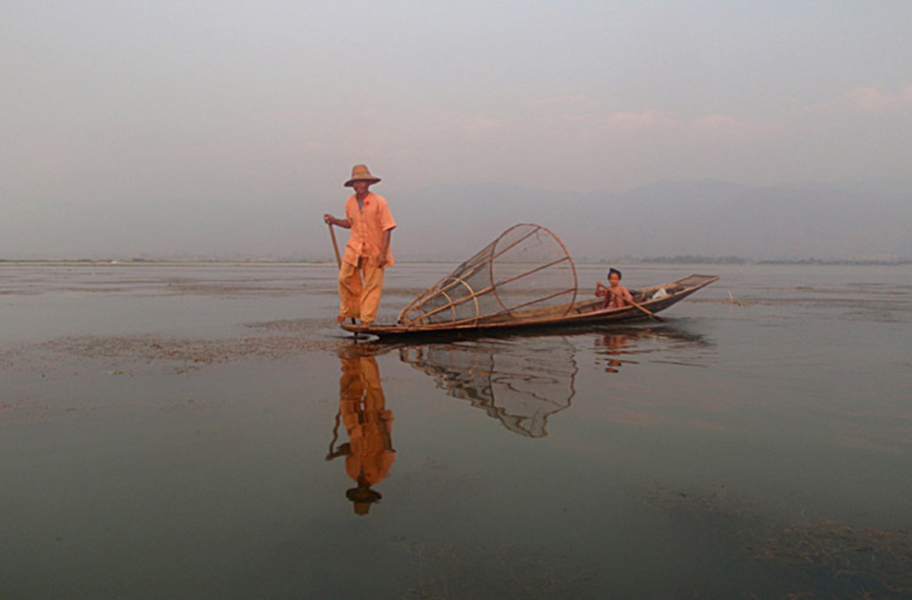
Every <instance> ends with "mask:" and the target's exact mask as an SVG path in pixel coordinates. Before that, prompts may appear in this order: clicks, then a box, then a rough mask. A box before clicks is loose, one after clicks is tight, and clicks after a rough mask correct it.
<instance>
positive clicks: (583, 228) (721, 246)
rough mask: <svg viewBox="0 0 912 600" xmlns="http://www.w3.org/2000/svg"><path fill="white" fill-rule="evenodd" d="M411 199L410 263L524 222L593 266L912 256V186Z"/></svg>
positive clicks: (471, 191)
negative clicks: (608, 261)
mask: <svg viewBox="0 0 912 600" xmlns="http://www.w3.org/2000/svg"><path fill="white" fill-rule="evenodd" d="M403 196H404V197H401V198H399V199H398V201H399V206H398V212H397V219H399V222H400V224H401V226H402V227H401V229H402V231H403V233H402V235H401V236H399V238H397V244H399V247H400V248H401V249H402V250H403V251H406V252H407V253H408V254H416V255H425V256H428V257H441V258H442V257H450V256H453V254H454V253H453V252H452V251H451V250H452V249H453V248H463V247H465V246H466V245H467V244H471V245H472V246H473V247H481V246H483V245H484V244H485V243H487V242H488V241H490V240H491V239H492V238H493V237H494V236H495V235H497V233H498V232H499V231H500V230H502V229H504V228H505V227H507V226H509V225H511V224H513V223H516V222H522V221H531V222H536V223H539V224H542V225H546V226H547V227H549V228H551V229H553V230H554V231H555V232H556V233H557V234H558V235H559V236H560V237H561V238H562V239H563V240H564V241H565V243H566V244H567V245H568V246H570V248H571V251H572V252H573V254H574V256H577V257H579V258H588V259H598V258H619V257H640V258H647V257H657V256H681V255H695V256H704V257H730V256H740V257H746V258H752V259H765V260H782V259H785V260H800V259H806V258H817V259H827V260H885V259H886V260H890V259H895V258H910V257H912V182H909V183H908V184H907V185H906V186H905V187H902V186H900V185H899V183H898V182H895V181H890V182H879V184H878V185H872V186H870V187H864V186H860V185H853V186H846V187H845V188H843V187H838V188H837V187H834V186H824V185H805V186H779V187H764V188H758V187H749V186H743V185H738V184H732V183H724V182H719V181H678V182H659V183H654V184H651V185H648V186H645V187H642V188H638V189H635V190H630V191H626V192H620V193H610V192H592V193H584V194H572V193H570V194H562V193H556V192H548V191H542V190H524V189H521V188H516V187H509V186H503V185H460V186H442V187H437V188H431V189H428V190H423V191H421V192H415V193H413V194H408V195H403ZM410 229H422V230H424V231H427V233H428V235H427V236H413V237H412V238H411V239H409V238H407V237H406V235H405V234H404V232H405V231H407V230H410ZM457 254H458V253H457ZM464 255H465V253H464V252H463V253H462V254H458V256H457V257H464Z"/></svg>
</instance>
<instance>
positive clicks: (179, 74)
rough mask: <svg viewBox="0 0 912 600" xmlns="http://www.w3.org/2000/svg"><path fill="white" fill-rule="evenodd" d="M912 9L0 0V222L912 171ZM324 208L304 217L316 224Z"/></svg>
mask: <svg viewBox="0 0 912 600" xmlns="http://www.w3.org/2000/svg"><path fill="white" fill-rule="evenodd" d="M910 24H912V2H909V1H908V0H896V1H889V0H880V1H867V0H865V1H861V0H859V1H857V2H840V1H834V0H821V1H797V0H796V1H793V2H744V1H737V2H733V1H731V0H726V1H719V2H711V1H706V2H693V1H684V0H668V1H659V2H651V1H647V0H636V1H629V2H626V1H625V2H612V1H607V0H600V1H598V2H590V1H585V0H581V1H576V2H535V1H531V0H522V1H519V0H515V1H514V0H504V1H498V0H484V1H475V0H468V1H465V0H463V1H460V2H431V1H427V0H425V1H423V2H419V1H412V0H405V1H396V0H392V1H386V2H367V1H361V0H355V1H345V0H342V1H339V0H333V1H325V0H324V1H321V2H310V1H307V0H303V1H302V0H294V1H284V0H265V1H262V2H256V3H254V2H238V1H236V0H220V1H218V2H215V1H211V2H210V1H194V0H180V1H176V0H158V1H156V2H146V3H134V2H123V1H113V0H110V1H100V0H81V1H78V2H73V1H63V0H4V2H3V3H2V5H0V80H2V82H3V84H2V94H0V202H2V206H0V218H2V216H3V212H5V211H18V214H20V215H21V214H22V213H23V212H27V213H29V214H33V215H34V214H38V215H47V216H48V218H53V215H54V214H56V213H57V212H58V211H59V210H60V209H61V207H66V208H67V210H69V211H73V210H78V209H79V208H80V207H86V208H89V207H92V206H97V205H99V204H101V205H109V204H112V203H117V204H120V205H123V206H126V207H130V206H132V205H133V204H134V203H137V204H138V203H143V202H148V201H150V200H161V199H180V200H187V201H193V200H196V199H206V200H212V199H218V198H222V197H229V196H230V197H232V198H242V197H251V198H255V197H256V196H258V195H289V194H300V195H301V197H302V198H326V197H329V198H334V199H336V198H338V201H339V203H341V198H342V197H343V195H344V192H345V190H344V189H343V188H342V187H341V186H340V184H341V183H342V181H344V180H345V178H346V176H347V175H348V172H349V169H350V168H351V165H352V164H353V163H355V162H366V163H368V164H369V165H370V167H371V169H372V170H373V171H374V172H375V173H376V174H378V175H380V176H382V177H384V179H385V181H384V184H383V185H384V191H385V192H387V193H395V192H396V190H402V189H415V188H420V187H423V186H427V185H434V184H438V183H478V182H501V183H507V184H514V185H524V186H529V187H539V188H545V189H550V190H575V191H585V190H593V189H609V190H623V189H629V188H633V187H637V186H640V185H643V184H647V183H649V182H652V181H656V180H677V179H696V178H716V179H722V180H728V181H734V182H739V183H746V184H773V183H781V182H791V181H846V180H849V181H851V180H863V179H868V178H879V177H897V176H902V177H905V176H907V175H908V171H909V166H910V165H912V43H910V41H909V34H910ZM322 209H323V207H322V206H316V205H315V206H314V211H315V212H320V211H321V210H322Z"/></svg>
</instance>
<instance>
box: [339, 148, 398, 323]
mask: <svg viewBox="0 0 912 600" xmlns="http://www.w3.org/2000/svg"><path fill="white" fill-rule="evenodd" d="M379 182H380V178H379V177H374V176H373V175H371V173H370V171H369V170H368V168H367V165H355V166H354V167H353V168H352V175H351V178H350V179H349V180H348V181H346V182H345V186H346V187H350V188H354V190H355V193H354V194H352V195H351V196H349V197H348V199H347V200H346V201H345V218H344V219H337V218H336V217H334V216H332V215H330V214H325V215H323V220H324V221H325V222H326V223H328V224H329V225H336V226H337V227H342V228H344V229H349V230H350V231H351V233H350V234H349V236H348V243H347V244H346V245H345V254H344V255H343V256H342V264H341V266H340V267H339V298H340V300H341V302H340V306H339V316H338V317H337V318H336V320H337V321H338V322H339V323H340V324H341V323H342V322H344V321H345V319H359V320H360V321H361V324H362V325H370V324H371V323H373V322H374V319H375V318H376V317H377V308H378V307H379V306H380V295H381V293H382V290H383V273H384V270H385V269H386V267H391V266H393V264H394V261H393V254H392V252H391V251H390V238H391V237H392V231H393V229H395V228H396V222H395V221H394V220H393V215H392V214H391V213H390V210H389V206H388V205H387V203H386V199H385V198H384V197H383V196H379V195H377V194H375V193H373V192H371V191H370V189H369V188H370V186H372V185H373V184H375V183H379Z"/></svg>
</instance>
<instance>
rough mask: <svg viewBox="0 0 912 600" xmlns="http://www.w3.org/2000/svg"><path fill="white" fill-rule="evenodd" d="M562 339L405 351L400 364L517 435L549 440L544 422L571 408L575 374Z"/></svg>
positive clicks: (487, 342) (433, 346) (568, 348)
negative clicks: (421, 373)
mask: <svg viewBox="0 0 912 600" xmlns="http://www.w3.org/2000/svg"><path fill="white" fill-rule="evenodd" d="M574 352H575V350H574V346H573V344H572V343H571V342H570V341H569V340H568V339H567V338H565V337H536V338H532V337H528V338H522V339H521V340H520V341H517V340H516V339H514V338H510V339H493V340H491V339H485V340H475V341H466V342H454V343H444V344H430V345H424V346H410V347H403V348H400V350H399V356H400V358H401V360H402V361H403V362H405V363H408V364H410V365H412V366H413V367H415V368H416V369H419V370H421V371H423V372H425V373H427V374H428V375H430V376H431V377H432V378H433V379H434V382H435V383H436V384H437V387H439V388H440V389H443V390H446V392H447V394H448V395H450V396H452V397H454V398H459V399H461V400H468V401H469V402H471V404H472V406H475V407H477V408H481V409H483V410H484V411H485V412H487V414H488V416H490V417H493V418H495V419H498V420H499V421H500V422H501V423H502V424H503V426H504V427H506V428H507V429H509V430H510V431H512V432H514V433H517V434H519V435H523V436H527V437H533V438H537V437H543V436H545V435H547V429H546V425H547V422H548V417H550V416H551V415H553V414H554V413H557V412H559V411H562V410H564V409H565V408H567V407H568V406H570V401H571V400H572V399H573V396H574V394H576V389H575V388H574V379H575V377H576V373H577V371H578V368H577V365H576V360H575V358H574Z"/></svg>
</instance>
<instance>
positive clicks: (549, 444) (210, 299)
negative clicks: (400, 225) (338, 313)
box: [0, 264, 912, 599]
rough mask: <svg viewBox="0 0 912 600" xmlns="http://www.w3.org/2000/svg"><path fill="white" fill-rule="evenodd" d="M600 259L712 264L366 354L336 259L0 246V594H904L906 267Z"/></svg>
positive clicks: (420, 272) (386, 314)
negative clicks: (24, 252) (567, 325)
mask: <svg viewBox="0 0 912 600" xmlns="http://www.w3.org/2000/svg"><path fill="white" fill-rule="evenodd" d="M450 266H451V265H441V264H400V265H397V266H396V267H395V268H394V269H392V270H391V271H390V273H389V275H388V277H387V289H388V291H387V293H386V295H385V296H384V304H383V308H382V312H381V318H386V319H391V318H393V316H394V315H395V314H396V313H397V312H398V309H399V308H401V307H402V306H403V305H404V304H406V303H407V302H408V301H409V300H410V299H411V298H412V297H413V296H414V295H415V294H416V293H417V292H418V291H420V290H421V289H423V288H424V287H426V286H427V285H430V284H431V283H433V282H434V281H435V280H436V279H437V278H438V277H440V276H442V275H444V274H446V272H448V270H449V267H450ZM621 267H622V268H623V270H624V273H625V278H624V283H625V284H627V285H628V287H630V288H632V289H636V288H637V287H639V286H646V285H651V284H658V283H664V282H667V281H671V280H673V279H677V278H680V277H683V276H685V275H688V274H690V273H693V272H697V273H708V274H717V275H720V276H721V277H722V279H721V280H720V281H718V282H717V283H715V284H713V285H712V286H711V287H709V288H707V289H705V290H703V291H701V292H699V293H698V294H696V295H695V296H692V297H691V298H690V299H688V300H685V301H683V302H681V303H679V304H677V305H675V306H674V307H672V308H671V309H669V311H667V312H666V313H663V317H665V318H666V319H667V322H665V323H658V322H655V321H643V322H641V323H638V324H633V325H624V326H619V327H613V328H610V327H603V328H597V329H582V330H579V329H577V330H569V331H554V332H549V333H548V334H547V335H538V336H512V337H498V338H482V339H474V340H473V339H469V340H455V341H454V340H441V341H439V342H436V343H430V342H427V341H424V342H421V343H413V344H404V343H397V344H377V343H364V342H354V341H352V340H351V338H349V337H347V336H345V335H343V334H342V333H341V332H340V331H339V330H338V329H336V327H335V326H334V322H333V316H334V314H335V310H336V306H337V298H336V295H335V289H334V283H333V281H334V280H333V278H334V271H335V269H334V267H333V266H331V265H300V264H289V265H276V264H261V265H253V264H238V265H154V264H146V265H78V266H75V265H47V266H35V265H14V264H6V265H0V372H2V374H3V382H4V385H3V387H2V390H0V452H2V457H3V460H2V461H0V481H2V486H0V506H2V507H3V515H4V516H3V519H2V521H0V598H2V599H20V598H22V599H36V598H67V599H82V598H86V599H98V598H123V599H161V598H169V599H184V598H186V599H200V598H218V599H224V598H270V599H273V598H278V599H285V598H288V599H301V598H319V599H324V598H362V597H371V598H415V599H426V598H459V599H463V598H669V599H684V598H788V597H794V598H858V599H860V598H910V597H912V535H910V533H909V532H910V531H912V510H910V498H912V477H910V473H912V352H910V351H912V335H910V334H912V299H910V298H912V269H910V268H908V267H823V266H757V265H747V266H717V265H701V266H696V267H690V266H656V265H648V266H644V265H626V266H625V265H621ZM604 270H605V268H604V267H602V266H594V265H584V266H583V267H581V268H580V273H581V280H582V281H587V282H589V281H591V282H592V283H593V285H594V282H595V281H596V280H597V279H600V278H602V277H603V276H604ZM790 594H792V596H789V595H790Z"/></svg>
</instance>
